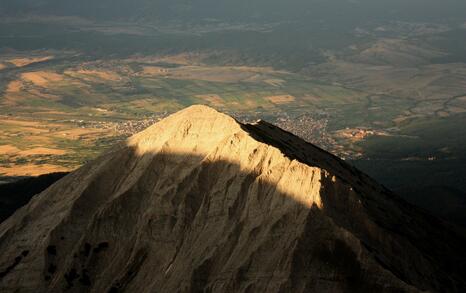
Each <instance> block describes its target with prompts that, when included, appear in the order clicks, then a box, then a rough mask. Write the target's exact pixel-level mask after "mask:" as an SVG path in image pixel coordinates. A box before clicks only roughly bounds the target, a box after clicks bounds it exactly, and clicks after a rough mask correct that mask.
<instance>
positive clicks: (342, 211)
mask: <svg viewBox="0 0 466 293" xmlns="http://www.w3.org/2000/svg"><path fill="white" fill-rule="evenodd" d="M465 244H466V236H465V234H464V231H460V230H459V228H456V227H454V226H451V225H449V224H447V223H446V222H443V221H441V220H438V219H437V218H435V217H432V216H429V215H428V214H426V213H424V212H422V211H420V210H418V209H417V208H415V207H413V206H411V205H409V204H407V203H405V202H404V201H402V200H400V199H399V198H398V197H397V196H396V195H394V194H392V193H391V192H390V191H388V190H386V189H385V188H384V187H382V186H380V185H378V184H377V183H376V182H375V181H373V180H372V179H370V178H369V177H368V176H366V175H364V174H362V173H361V172H359V171H358V170H356V169H355V168H353V167H350V166H349V165H347V164H346V163H344V162H343V161H341V160H340V159H338V158H337V157H335V156H332V155H331V154H329V153H327V152H325V151H323V150H321V149H319V148H317V147H315V146H313V145H311V144H308V143H306V142H304V141H303V140H301V139H299V138H298V137H296V136H293V135H292V134H290V133H288V132H285V131H283V130H281V129H279V128H277V127H275V126H273V125H271V124H268V123H266V122H263V121H259V122H257V123H253V124H241V123H239V122H237V121H236V120H234V119H233V118H231V117H229V116H227V115H224V114H221V113H219V112H217V111H215V110H213V109H211V108H208V107H205V106H192V107H189V108H187V109H184V110H182V111H180V112H178V113H176V114H173V115H171V116H169V117H168V118H166V119H164V120H162V121H160V122H159V123H157V124H155V125H153V126H151V127H149V128H148V129H146V130H145V131H143V132H141V133H139V134H136V135H135V136H133V137H131V138H130V139H128V141H127V142H125V143H122V144H120V145H117V146H115V147H114V148H113V149H111V150H110V151H108V152H107V153H105V154H104V155H102V156H101V157H99V158H98V159H96V160H95V161H93V162H91V163H89V164H87V165H85V166H83V167H81V168H80V169H78V170H76V171H75V172H72V173H71V174H69V175H67V176H65V177H64V178H63V179H61V180H59V181H57V182H56V183H55V184H53V185H52V186H51V187H49V188H48V189H47V190H45V191H44V192H42V193H41V194H39V195H37V196H35V197H34V198H33V199H32V200H31V202H29V203H28V204H27V205H26V206H25V207H23V208H21V209H19V210H18V211H17V212H16V213H15V214H14V215H13V216H11V217H10V218H9V219H7V220H6V221H5V222H3V223H2V224H1V225H0V251H1V252H2V253H1V255H0V291H2V292H13V291H14V292H62V291H66V292H421V291H426V290H429V291H433V292H464V291H465V290H466V275H465V273H464V272H466V270H465V269H466V253H465V251H464V247H465Z"/></svg>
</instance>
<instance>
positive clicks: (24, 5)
mask: <svg viewBox="0 0 466 293" xmlns="http://www.w3.org/2000/svg"><path fill="white" fill-rule="evenodd" d="M463 8H466V4H465V3H464V1H456V0H445V1H442V2H439V1H435V0H424V1H423V0H409V1H401V0H395V1H386V0H385V1H369V0H361V1H348V0H331V1H322V0H307V1H305V0H288V1H284V0H237V1H231V0H198V1H193V0H191V1H189V0H188V1H186V0H171V1H170V0H154V1H147V0H131V1H130V0H99V1H95V0H82V1H74V0H42V1H33V0H3V1H2V2H1V3H0V14H3V15H18V14H43V15H67V16H81V17H87V18H93V19H98V20H133V21H134V20H139V21H140V20H144V21H156V20H185V21H194V22H196V21H198V20H203V19H219V20H229V21H242V20H288V21H289V20H297V19H306V18H310V17H318V18H319V19H324V20H328V21H330V20H335V21H336V22H335V23H334V24H332V25H338V23H339V22H340V23H341V22H345V21H347V20H348V19H352V20H354V21H362V20H364V21H366V20H370V19H380V18H384V19H390V18H399V19H405V20H410V21H416V20H421V19H423V20H432V19H438V20H441V19H442V18H445V17H454V16H462V15H463V14H464V12H462V10H461V9H463ZM463 11H464V10H463ZM329 25H330V24H329Z"/></svg>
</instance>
